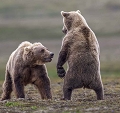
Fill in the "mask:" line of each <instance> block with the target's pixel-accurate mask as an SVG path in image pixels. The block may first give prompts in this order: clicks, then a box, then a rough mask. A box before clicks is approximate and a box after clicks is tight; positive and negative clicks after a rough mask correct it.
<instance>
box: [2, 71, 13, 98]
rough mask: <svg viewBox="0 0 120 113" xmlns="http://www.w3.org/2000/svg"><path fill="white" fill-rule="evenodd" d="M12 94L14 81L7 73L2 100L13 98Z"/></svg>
mask: <svg viewBox="0 0 120 113" xmlns="http://www.w3.org/2000/svg"><path fill="white" fill-rule="evenodd" d="M11 92H12V80H11V77H10V74H9V73H8V72H7V71H6V75H5V81H4V83H3V93H2V98H1V100H6V99H10V98H11Z"/></svg>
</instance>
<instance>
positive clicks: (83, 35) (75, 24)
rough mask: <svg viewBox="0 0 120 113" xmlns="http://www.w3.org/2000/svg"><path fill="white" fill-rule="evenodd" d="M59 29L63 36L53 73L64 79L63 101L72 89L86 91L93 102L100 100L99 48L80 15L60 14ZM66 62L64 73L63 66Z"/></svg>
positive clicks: (78, 12)
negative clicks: (88, 90)
mask: <svg viewBox="0 0 120 113" xmlns="http://www.w3.org/2000/svg"><path fill="white" fill-rule="evenodd" d="M61 15H62V16H63V24H64V26H63V29H62V31H63V32H64V33H65V34H66V35H65V37H64V38H63V41H62V46H61V50H60V53H59V57H58V63H57V73H58V76H59V77H61V78H63V77H64V86H63V93H64V99H65V100H70V99H71V94H72V90H73V89H75V88H82V87H84V88H89V89H93V90H94V91H95V92H96V95H97V99H98V100H101V99H104V90H103V84H102V80H101V75H100V61H99V44H98V41H97V39H96V36H95V34H94V32H93V31H92V30H91V29H90V27H89V26H88V25H87V23H86V21H85V19H84V17H83V16H82V15H81V13H80V11H71V12H64V11H61ZM66 61H67V62H68V69H67V72H66V71H65V70H64V68H63V65H64V63H65V62H66Z"/></svg>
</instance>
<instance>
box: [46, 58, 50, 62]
mask: <svg viewBox="0 0 120 113" xmlns="http://www.w3.org/2000/svg"><path fill="white" fill-rule="evenodd" d="M44 60H45V62H51V61H52V58H45V59H44Z"/></svg>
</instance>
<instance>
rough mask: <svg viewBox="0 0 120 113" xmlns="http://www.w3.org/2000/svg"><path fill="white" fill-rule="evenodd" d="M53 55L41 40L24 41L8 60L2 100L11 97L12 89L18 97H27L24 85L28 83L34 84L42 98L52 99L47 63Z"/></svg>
mask: <svg viewBox="0 0 120 113" xmlns="http://www.w3.org/2000/svg"><path fill="white" fill-rule="evenodd" d="M53 56H54V54H53V53H52V52H50V51H48V49H47V48H46V47H44V46H43V45H42V44H41V43H40V42H38V43H33V44H32V43H30V42H28V41H25V42H22V43H21V44H20V45H19V46H18V48H17V49H16V50H15V51H14V52H13V53H12V54H11V55H10V58H9V60H8V62H7V65H6V72H5V81H4V83H3V94H2V98H1V100H6V99H10V97H11V92H12V91H14V92H15V95H16V97H17V98H25V94H24V86H26V85H27V84H34V85H35V86H36V87H37V89H38V90H39V93H40V94H41V98H42V99H51V98H52V94H51V88H50V79H49V77H48V74H47V69H46V66H45V63H47V62H51V61H52V58H53Z"/></svg>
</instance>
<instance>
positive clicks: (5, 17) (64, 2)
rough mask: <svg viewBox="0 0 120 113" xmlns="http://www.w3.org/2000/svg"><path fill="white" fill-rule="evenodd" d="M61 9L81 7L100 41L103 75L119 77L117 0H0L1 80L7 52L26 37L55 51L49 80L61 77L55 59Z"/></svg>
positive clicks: (119, 16)
mask: <svg viewBox="0 0 120 113" xmlns="http://www.w3.org/2000/svg"><path fill="white" fill-rule="evenodd" d="M62 10H63V11H72V10H80V11H81V13H82V15H83V16H84V17H85V19H86V21H87V23H88V25H89V26H90V27H91V29H92V30H93V31H94V32H95V34H96V36H97V38H98V41H99V44H100V50H101V54H100V61H101V74H102V77H103V78H107V77H120V0H71V1H70V0H0V81H3V80H4V73H5V66H6V63H7V61H8V58H9V56H10V54H11V53H12V52H13V51H14V50H15V49H16V48H17V47H18V45H19V44H20V43H21V42H23V41H26V40H27V41H30V42H32V43H33V42H41V43H42V44H43V45H44V46H46V47H47V48H49V50H50V51H52V52H54V53H55V57H54V59H53V61H52V62H51V63H48V64H47V69H48V73H49V76H50V78H51V80H53V81H55V80H59V79H60V78H58V77H57V73H56V63H57V57H58V53H59V50H60V47H61V42H62V38H63V37H64V34H63V33H62V31H61V30H62V26H63V23H62V16H61V14H60V11H62Z"/></svg>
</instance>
